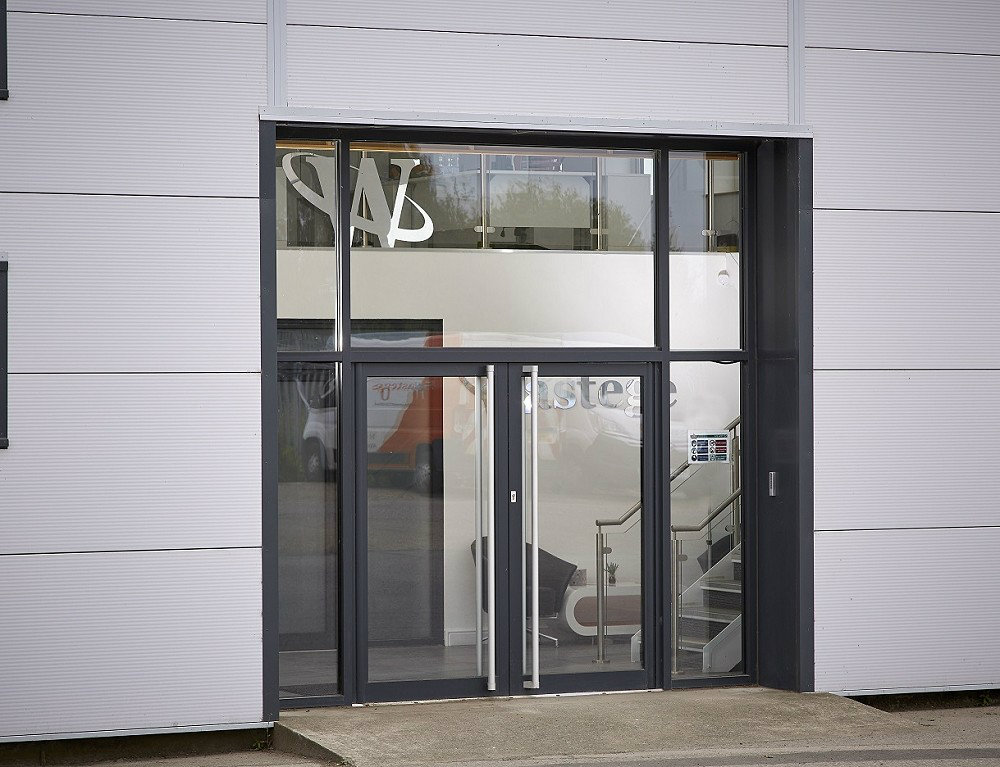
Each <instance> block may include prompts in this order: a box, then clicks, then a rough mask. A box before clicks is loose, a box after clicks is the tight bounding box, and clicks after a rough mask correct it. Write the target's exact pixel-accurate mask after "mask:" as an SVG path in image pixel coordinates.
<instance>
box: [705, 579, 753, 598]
mask: <svg viewBox="0 0 1000 767" xmlns="http://www.w3.org/2000/svg"><path fill="white" fill-rule="evenodd" d="M700 585H701V588H703V589H707V590H709V591H728V592H730V593H733V594H742V593H743V582H742V581H738V580H736V579H734V578H719V577H712V578H706V579H705V580H704V581H702V582H701V584H700Z"/></svg>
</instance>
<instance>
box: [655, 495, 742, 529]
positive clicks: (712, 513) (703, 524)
mask: <svg viewBox="0 0 1000 767" xmlns="http://www.w3.org/2000/svg"><path fill="white" fill-rule="evenodd" d="M742 494H743V488H741V487H738V488H736V489H735V490H733V492H732V493H730V494H729V497H728V498H726V500H724V501H723V502H722V503H720V504H719V505H718V506H716V507H715V508H714V509H712V511H710V512H708V516H707V517H705V518H704V519H703V520H702V521H701V522H700V523H698V524H697V525H671V526H670V531H671V532H674V533H697V532H699V531H701V530H704V529H705V528H706V527H708V526H709V525H710V524H712V522H714V521H715V518H716V517H717V516H719V515H720V514H721V513H722V512H723V511H725V510H726V509H728V508H729V507H730V505H732V503H733V501H735V500H736V499H737V498H739V497H740V496H741V495H742Z"/></svg>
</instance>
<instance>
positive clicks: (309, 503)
mask: <svg viewBox="0 0 1000 767" xmlns="http://www.w3.org/2000/svg"><path fill="white" fill-rule="evenodd" d="M337 399H338V391H337V367H336V366H335V365H311V364H303V363H294V364H281V365H279V366H278V633H279V636H278V646H279V654H278V667H279V670H278V685H279V689H280V695H281V697H283V698H291V697H298V696H304V695H334V694H336V693H337V692H338V691H339V689H340V685H339V672H338V661H339V659H338V652H337V651H338V647H339V643H338V632H339V620H338V615H339V614H338V608H337V600H338V575H337V569H338V552H339V545H338V538H339V513H338V506H337V482H338V476H337V465H338V461H337V459H338V454H337V428H338V417H337V413H338V408H337Z"/></svg>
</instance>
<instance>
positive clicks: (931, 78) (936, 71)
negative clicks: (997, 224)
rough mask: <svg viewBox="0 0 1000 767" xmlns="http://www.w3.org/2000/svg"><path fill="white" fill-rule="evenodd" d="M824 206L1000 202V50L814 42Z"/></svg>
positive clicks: (811, 98) (813, 89)
mask: <svg viewBox="0 0 1000 767" xmlns="http://www.w3.org/2000/svg"><path fill="white" fill-rule="evenodd" d="M806 119H807V121H808V122H809V123H810V124H811V125H812V126H813V127H814V130H815V167H814V170H815V176H814V180H815V195H814V201H815V205H816V207H818V208H881V209H890V210H900V209H910V210H969V211H997V210H1000V153H997V152H996V151H995V150H996V134H997V122H998V119H1000V57H996V56H953V55H945V54H926V53H873V52H866V51H832V50H818V49H810V50H807V51H806Z"/></svg>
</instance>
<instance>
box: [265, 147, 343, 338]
mask: <svg viewBox="0 0 1000 767" xmlns="http://www.w3.org/2000/svg"><path fill="white" fill-rule="evenodd" d="M275 174H276V184H275V193H276V196H277V239H278V253H277V259H278V261H277V278H278V294H277V299H278V350H279V351H325V350H332V349H334V348H335V345H336V343H337V340H336V333H335V325H334V323H335V319H336V311H337V251H336V228H337V227H336V223H337V218H338V212H337V153H336V142H330V141H314V142H279V143H278V147H277V163H276V165H275Z"/></svg>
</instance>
